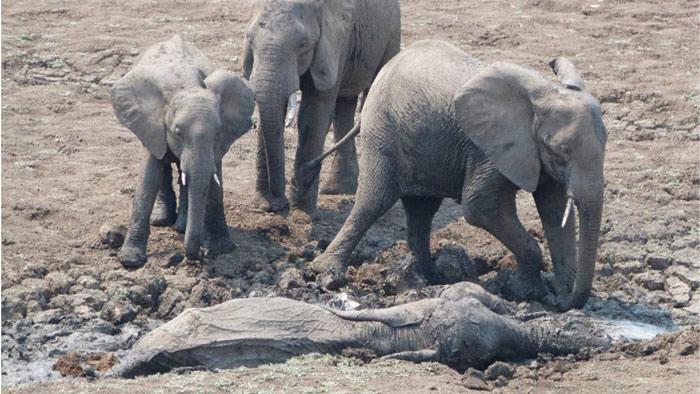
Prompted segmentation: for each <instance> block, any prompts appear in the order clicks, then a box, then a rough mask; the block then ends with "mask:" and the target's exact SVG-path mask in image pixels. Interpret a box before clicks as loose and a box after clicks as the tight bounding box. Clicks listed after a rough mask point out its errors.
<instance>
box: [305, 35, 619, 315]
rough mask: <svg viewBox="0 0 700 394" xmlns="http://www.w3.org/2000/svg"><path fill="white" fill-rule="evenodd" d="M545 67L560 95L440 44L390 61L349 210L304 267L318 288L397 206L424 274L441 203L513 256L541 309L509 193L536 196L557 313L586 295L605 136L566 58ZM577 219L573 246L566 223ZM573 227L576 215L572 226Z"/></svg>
mask: <svg viewBox="0 0 700 394" xmlns="http://www.w3.org/2000/svg"><path fill="white" fill-rule="evenodd" d="M551 66H552V67H553V68H554V71H555V73H557V75H558V77H559V79H560V81H561V82H562V85H563V86H560V85H557V84H555V83H552V82H550V81H548V80H546V79H545V78H543V77H541V76H540V75H538V74H536V73H534V72H532V71H529V70H526V69H523V68H521V67H518V66H515V65H512V64H508V63H494V64H491V65H488V64H485V63H482V62H480V61H479V60H477V59H474V58H473V57H471V56H469V55H467V54H466V53H464V52H462V51H461V50H459V49H457V48H455V47H453V46H452V45H449V44H447V43H444V42H440V41H434V40H428V41H421V42H418V43H416V44H414V45H412V46H411V47H409V48H407V49H406V50H404V51H403V52H401V53H400V54H399V55H397V56H396V57H394V58H393V59H392V60H391V61H390V62H389V63H387V65H386V66H385V67H384V68H383V69H382V71H381V72H380V73H379V75H378V77H377V79H376V81H375V82H374V85H372V87H371V89H370V92H369V95H368V97H367V100H366V102H365V107H364V110H363V112H362V118H361V129H362V131H361V132H360V138H362V147H363V153H362V157H361V160H360V181H359V188H358V191H357V197H356V202H355V206H354V207H353V209H352V212H351V213H350V216H349V217H348V218H347V220H346V221H345V224H344V225H343V227H342V229H341V230H340V232H339V233H338V235H337V236H336V237H335V239H334V240H333V242H332V243H331V244H330V245H329V246H328V248H327V250H326V251H325V252H324V253H323V254H322V255H321V256H319V257H318V258H317V259H316V260H315V261H314V263H313V269H314V270H315V271H316V272H318V273H321V274H323V276H324V284H325V285H326V287H328V286H330V287H331V288H334V287H337V286H339V285H340V284H341V283H342V277H341V275H342V272H343V270H344V268H345V264H346V262H347V261H348V257H349V256H350V253H351V252H352V250H353V249H354V248H355V246H356V245H357V243H358V242H359V240H360V238H361V237H362V235H363V234H364V233H365V232H366V231H367V229H368V228H369V226H371V225H372V223H374V221H376V220H377V219H378V218H379V217H380V216H381V215H383V214H384V213H385V212H386V211H387V210H388V209H389V208H391V206H392V205H394V203H395V202H396V201H397V200H398V199H401V202H402V203H403V206H404V208H405V210H406V216H407V227H408V245H409V247H410V249H411V252H412V257H413V259H414V262H415V265H414V266H415V267H416V269H417V270H418V272H420V273H423V274H424V275H429V274H430V272H431V269H432V267H431V266H430V264H429V263H430V250H429V240H430V227H431V221H432V219H433V216H434V215H435V212H436V211H437V210H438V208H439V207H440V203H441V201H442V199H443V198H453V199H455V200H457V201H459V202H461V204H462V205H463V213H464V218H465V219H466V220H467V222H468V223H470V224H472V225H475V226H478V227H481V228H483V229H485V230H486V231H488V232H490V233H491V234H493V235H494V236H495V237H496V238H498V239H499V240H500V241H501V242H503V243H504V244H505V246H507V247H508V248H509V249H510V250H511V251H512V252H513V254H514V255H515V258H516V260H517V262H518V265H519V269H518V272H517V275H515V279H514V280H513V283H512V289H511V291H512V293H513V295H514V296H515V297H516V298H541V297H543V296H544V295H545V294H546V292H545V290H544V287H543V285H542V283H541V280H540V275H539V273H540V269H542V266H543V263H542V252H541V251H540V248H539V245H538V243H537V241H535V240H534V239H533V238H532V236H530V235H529V234H528V232H527V231H526V230H525V228H524V227H523V225H522V224H521V222H520V220H519V219H518V216H517V212H516V204H515V194H516V192H517V191H518V190H519V189H524V190H526V191H528V192H530V193H532V194H533V196H534V199H535V203H536V205H537V210H538V212H539V214H540V218H541V220H542V225H543V227H544V234H545V237H546V239H547V242H548V244H549V250H550V252H551V256H552V262H553V266H554V273H555V278H556V281H555V287H556V291H557V293H558V296H559V306H560V307H561V308H562V309H569V308H571V307H575V308H579V307H582V306H583V305H584V304H585V303H586V300H587V299H588V295H589V292H590V289H591V283H592V281H593V272H594V265H595V261H596V253H597V247H598V236H599V231H600V223H601V212H602V208H603V156H604V150H605V142H606V136H607V131H606V129H605V126H604V125H603V121H602V117H601V110H600V105H599V104H598V102H597V101H596V100H595V99H594V98H593V97H592V96H591V95H589V94H588V93H586V92H585V91H584V87H583V82H582V81H581V79H580V78H579V76H578V73H577V72H576V69H575V68H574V67H573V65H572V64H571V63H570V62H568V61H567V60H566V59H561V58H559V59H555V60H554V61H553V62H552V63H551ZM574 205H575V206H576V207H577V208H578V212H579V239H578V247H577V243H576V239H575V238H576V237H575V235H576V229H575V220H573V219H572V218H570V217H569V216H570V215H569V214H570V213H571V211H572V207H573V206H574ZM572 216H574V215H572Z"/></svg>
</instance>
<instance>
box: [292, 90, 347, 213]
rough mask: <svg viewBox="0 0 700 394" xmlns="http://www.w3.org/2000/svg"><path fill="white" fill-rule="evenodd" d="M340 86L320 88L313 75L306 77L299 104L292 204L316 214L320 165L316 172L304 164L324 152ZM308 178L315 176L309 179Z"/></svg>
mask: <svg viewBox="0 0 700 394" xmlns="http://www.w3.org/2000/svg"><path fill="white" fill-rule="evenodd" d="M337 91H338V89H337V88H334V89H330V90H327V91H325V92H319V91H317V90H316V88H315V87H314V86H313V82H312V81H311V78H310V77H308V78H303V79H302V86H301V92H302V96H301V104H300V105H299V116H298V125H299V143H298V145H297V152H296V156H295V159H294V178H293V179H292V182H291V197H292V198H291V200H292V201H291V204H292V208H293V209H296V210H299V211H303V212H306V213H307V214H313V213H314V211H315V210H316V203H317V201H318V174H319V173H320V171H321V168H320V166H319V167H318V168H316V169H314V170H311V171H312V173H307V172H306V171H303V168H302V166H303V164H304V163H306V162H308V161H309V160H312V159H313V158H315V157H316V156H318V155H320V154H321V153H322V152H323V144H324V142H325V139H326V132H327V131H328V127H329V126H330V122H331V115H332V114H333V110H334V108H335V99H336V93H337ZM306 179H312V181H310V182H306V181H305V180H306Z"/></svg>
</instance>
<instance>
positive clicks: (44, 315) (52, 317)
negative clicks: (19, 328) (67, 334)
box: [32, 309, 63, 324]
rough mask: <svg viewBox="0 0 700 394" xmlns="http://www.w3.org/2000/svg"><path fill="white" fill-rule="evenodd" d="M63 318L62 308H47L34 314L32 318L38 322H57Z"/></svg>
mask: <svg viewBox="0 0 700 394" xmlns="http://www.w3.org/2000/svg"><path fill="white" fill-rule="evenodd" d="M61 318H63V311H62V310H60V309H47V310H45V311H41V312H39V313H37V314H35V315H34V316H32V320H33V321H34V323H37V324H56V323H58V322H59V321H60V320H61Z"/></svg>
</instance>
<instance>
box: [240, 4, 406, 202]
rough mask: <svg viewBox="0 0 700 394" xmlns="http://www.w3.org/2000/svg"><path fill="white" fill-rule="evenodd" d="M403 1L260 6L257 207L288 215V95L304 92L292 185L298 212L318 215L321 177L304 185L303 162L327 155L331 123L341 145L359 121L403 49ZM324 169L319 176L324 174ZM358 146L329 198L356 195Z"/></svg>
mask: <svg viewBox="0 0 700 394" xmlns="http://www.w3.org/2000/svg"><path fill="white" fill-rule="evenodd" d="M400 37H401V26H400V12H399V2H398V0H383V1H374V0H258V1H255V2H254V3H253V7H252V14H251V22H250V25H249V27H248V31H247V33H246V42H245V49H244V56H243V68H244V75H245V76H246V77H247V78H249V79H250V82H251V87H252V88H253V90H254V92H255V99H256V102H257V104H258V109H259V112H260V125H259V137H258V156H257V182H256V199H255V203H256V204H257V205H258V206H259V207H260V208H262V209H264V210H268V211H280V210H284V209H285V208H286V207H287V206H288V201H287V198H286V196H285V166H284V162H285V157H284V135H283V132H284V124H285V111H286V106H287V97H288V96H289V95H290V94H292V93H293V92H296V91H297V90H301V93H302V97H301V103H300V106H299V114H298V122H297V125H298V128H299V137H298V138H299V140H298V141H299V142H298V147H297V152H296V158H295V164H294V168H295V172H294V174H295V176H294V178H293V179H292V184H291V203H292V207H293V208H298V209H300V210H303V211H306V212H313V211H314V209H315V207H316V201H317V193H318V187H319V186H318V179H317V178H316V179H315V180H314V181H312V182H310V183H306V182H297V175H298V172H299V167H300V165H301V164H303V163H305V162H306V161H308V160H310V159H311V158H312V157H315V156H317V155H318V154H319V153H321V151H322V149H323V143H324V141H325V137H326V133H327V131H328V128H329V126H330V124H331V122H333V123H334V126H335V137H336V140H339V139H340V138H342V137H343V136H344V135H345V134H346V133H347V132H348V131H349V130H350V129H351V128H352V125H353V122H354V114H355V110H356V107H357V97H358V95H359V94H360V93H361V92H363V91H366V90H367V89H369V87H370V85H371V83H372V81H373V80H374V78H375V76H376V75H377V73H378V71H379V70H380V69H381V67H382V66H383V65H384V64H386V62H387V61H388V60H389V59H391V58H392V57H393V56H394V55H395V54H396V53H398V51H399V49H400ZM318 171H320V169H317V170H316V173H315V175H316V177H317V176H318ZM356 182H357V159H356V154H355V146H354V143H352V142H351V143H349V144H347V145H345V146H344V147H343V148H342V149H340V150H339V151H338V153H337V155H336V157H335V160H334V162H333V164H332V169H331V177H330V180H328V182H327V183H326V185H325V186H324V190H325V191H326V192H329V193H354V191H355V188H356Z"/></svg>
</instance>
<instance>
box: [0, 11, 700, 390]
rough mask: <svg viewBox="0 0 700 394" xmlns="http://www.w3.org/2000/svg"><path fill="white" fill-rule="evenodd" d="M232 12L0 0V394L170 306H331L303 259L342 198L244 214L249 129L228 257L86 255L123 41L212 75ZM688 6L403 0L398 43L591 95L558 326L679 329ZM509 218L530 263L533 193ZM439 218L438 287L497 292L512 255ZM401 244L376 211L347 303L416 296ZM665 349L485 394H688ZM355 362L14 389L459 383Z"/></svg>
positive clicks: (692, 51) (126, 142)
mask: <svg viewBox="0 0 700 394" xmlns="http://www.w3.org/2000/svg"><path fill="white" fill-rule="evenodd" d="M247 3H248V2H247V1H244V0H240V1H181V0H176V1H169V2H153V1H141V0H138V1H129V2H116V1H99V2H98V1H89V2H82V1H66V0H63V1H51V0H50V1H42V2H31V1H13V2H3V3H2V329H3V333H2V362H3V368H2V379H3V384H4V385H6V386H3V391H5V390H8V391H15V389H14V388H11V387H10V386H7V385H8V384H16V383H23V384H31V382H37V381H43V380H47V379H56V378H57V373H56V372H54V371H52V370H51V365H53V363H54V362H55V359H56V358H57V357H59V356H60V355H63V354H65V353H66V352H67V351H70V350H79V351H83V352H90V351H95V352H97V351H107V352H115V354H117V356H119V355H121V354H123V353H124V352H125V351H126V350H127V349H128V348H129V347H130V346H131V345H132V344H133V342H134V341H135V340H136V339H137V338H138V337H140V336H141V335H143V334H144V333H145V332H147V331H149V330H151V329H153V328H154V327H156V326H158V325H159V324H161V323H162V322H163V321H165V320H167V319H170V318H172V317H174V316H175V315H177V314H178V313H179V312H181V311H182V310H183V309H184V308H186V307H190V306H205V305H211V304H216V303H219V302H222V301H225V300H228V299H230V298H235V297H246V296H248V297H250V296H267V295H271V294H274V295H282V296H287V297H291V298H295V299H300V300H305V301H308V302H329V301H331V299H332V298H333V297H334V295H332V294H324V293H322V292H321V291H320V289H319V288H318V285H317V284H316V283H315V278H314V276H313V274H312V273H311V272H310V271H309V270H308V269H307V268H306V265H307V264H308V263H309V261H311V260H312V259H313V257H314V256H315V255H318V254H319V253H320V252H321V251H322V250H323V249H324V248H325V246H326V245H327V244H328V242H329V241H330V240H331V239H332V237H333V236H334V235H335V233H336V232H337V230H338V229H339V228H340V225H341V224H342V221H343V220H344V218H345V217H346V216H347V214H348V212H349V210H350V208H351V206H352V202H353V196H321V198H320V208H321V214H320V216H319V219H318V220H316V221H315V222H314V223H310V224H309V223H302V222H295V221H293V220H292V219H291V218H286V217H282V216H279V215H273V214H268V213H264V212H260V211H256V210H254V209H252V208H251V204H250V197H251V194H252V191H253V189H254V159H255V157H254V156H255V135H254V132H250V133H249V134H247V135H246V136H244V137H243V138H241V139H240V140H238V141H237V142H236V143H235V144H234V145H233V146H232V148H231V150H230V152H229V153H228V155H227V156H225V158H224V171H223V173H224V174H223V178H224V179H223V182H224V185H225V186H224V189H225V192H224V193H225V194H224V198H225V204H226V211H227V218H228V222H229V225H230V226H231V233H232V237H233V239H234V241H235V242H236V244H237V245H238V249H237V250H236V251H234V252H233V253H232V254H230V255H226V256H221V257H219V258H216V259H205V260H204V261H202V262H190V261H187V259H185V258H184V257H183V254H182V252H183V249H182V236H180V235H178V234H177V233H175V232H174V231H173V230H171V229H165V228H152V232H151V237H150V240H149V245H148V247H149V249H148V253H149V261H148V263H147V264H146V266H145V267H143V268H141V269H139V270H137V271H126V270H125V269H124V268H122V266H121V265H120V264H119V263H118V262H117V260H116V258H115V254H116V253H115V251H114V250H112V249H110V248H109V247H107V246H105V245H103V244H101V243H100V242H99V237H98V233H99V229H100V228H101V226H103V225H104V224H110V225H115V224H127V221H128V218H129V214H130V206H131V197H132V196H133V193H134V185H135V183H136V179H137V177H138V173H139V161H140V158H141V157H142V153H141V150H142V147H141V145H140V143H139V141H138V140H137V139H136V137H135V136H133V135H132V134H131V133H130V132H128V131H127V130H126V129H124V128H122V127H121V126H119V125H118V123H117V121H116V119H115V117H114V114H113V111H112V108H111V104H110V101H109V87H110V86H111V85H112V84H113V83H114V81H116V80H117V79H118V78H119V77H120V76H121V75H123V74H124V73H125V72H126V71H127V70H128V68H129V67H130V65H131V63H132V62H133V60H134V59H135V58H136V56H138V54H139V51H140V50H141V49H142V48H144V47H145V46H147V45H149V44H151V43H154V42H157V41H160V40H164V39H167V38H169V37H170V36H172V35H173V34H175V33H178V34H181V35H182V36H183V38H185V39H187V40H190V41H192V42H194V43H195V44H196V45H197V46H198V47H199V48H200V49H201V50H202V51H203V52H204V53H205V54H207V55H208V56H209V57H210V58H211V59H212V61H213V62H214V63H215V64H217V65H219V66H220V67H222V68H226V69H230V70H232V71H236V72H239V71H240V54H241V50H242V46H241V44H242V37H243V32H244V29H245V26H246V22H247V18H248V11H247V10H248V4H247ZM699 10H700V7H698V3H697V1H695V0H692V1H691V0H688V1H686V0H677V1H674V2H669V1H665V0H654V1H644V2H640V1H626V0H586V1H580V0H576V1H564V0H518V1H505V0H496V1H485V0H483V1H460V0H405V1H403V2H402V24H403V28H402V30H403V46H407V45H410V44H411V43H412V42H415V41H417V40H420V39H424V38H437V39H442V40H446V41H449V42H451V43H453V44H455V45H457V46H458V47H460V48H462V49H464V50H465V51H467V52H470V53H472V54H474V55H475V56H477V57H479V58H481V59H483V60H486V61H496V60H505V61H510V62H513V63H516V64H521V65H524V66H528V67H531V68H533V69H535V70H538V71H540V72H542V74H543V75H546V76H548V77H553V76H552V73H551V71H550V70H549V69H548V67H547V61H548V60H549V59H550V58H551V57H554V56H558V55H564V56H567V57H569V58H570V59H571V60H572V61H573V62H574V64H576V65H577V67H578V68H579V70H580V71H581V72H582V74H583V77H584V78H585V80H586V86H587V89H588V90H589V91H590V92H591V93H592V94H593V95H594V96H596V97H597V98H598V99H599V100H600V101H601V103H602V107H603V110H604V119H605V122H606V126H607V128H608V130H609V138H608V144H607V152H606V165H605V172H606V191H605V204H606V205H605V212H604V223H603V228H602V240H601V248H600V253H599V263H598V265H597V270H596V278H595V282H594V294H593V296H592V297H591V300H590V301H589V303H588V304H587V306H586V308H585V309H584V310H583V311H580V312H576V311H574V312H569V313H571V314H572V316H575V315H576V314H577V313H578V314H585V315H587V316H597V317H600V318H606V319H623V320H631V321H635V322H642V323H648V324H652V325H654V326H658V327H663V328H664V329H669V330H680V331H681V332H682V333H690V332H694V331H689V330H690V328H689V327H691V326H693V325H698V322H699V321H698V313H700V296H699V292H698V286H699V285H700V271H699V269H700V226H699V224H700V223H699V222H700V204H699V202H698V200H699V189H700V177H699V173H698V169H699V168H698V157H700V147H699V145H698V140H700V127H699V121H698V107H699V105H700V102H699V99H700V86H699V84H698V82H699V79H698V74H699V72H700V43H699V42H698V41H699V34H698V32H699V31H700V30H699V26H698V11H699ZM286 139H287V151H286V153H287V158H288V160H287V164H288V166H289V165H290V164H291V162H292V158H293V154H294V151H295V147H296V133H295V132H294V131H293V130H288V132H287V133H286ZM329 142H330V141H329ZM361 150H362V149H361V146H360V154H361ZM518 204H519V211H520V215H521V218H522V219H523V222H524V223H525V225H526V227H527V228H528V229H529V230H530V231H531V232H532V233H533V234H534V235H535V236H536V237H537V238H538V239H539V240H540V242H542V247H543V248H546V245H545V244H544V243H543V241H542V238H543V237H542V232H541V227H540V225H539V220H538V218H537V215H536V211H535V209H534V204H533V203H532V199H531V198H530V197H529V196H528V195H527V194H525V193H523V194H522V195H520V196H519V200H518ZM460 211H461V210H460V209H459V207H458V206H456V205H455V204H453V203H451V202H447V201H446V202H445V203H444V204H443V207H442V208H441V210H440V212H439V213H438V215H437V217H436V220H435V222H434V228H433V234H432V246H433V253H434V256H435V259H436V260H439V259H440V258H441V257H444V258H445V259H447V260H449V259H452V260H454V259H455V256H457V257H456V258H457V259H462V260H463V261H466V262H468V263H469V264H472V265H473V267H474V270H473V272H471V277H470V275H468V274H467V273H463V274H464V275H463V276H464V277H462V278H456V279H470V280H475V281H478V282H479V283H481V284H483V285H484V286H485V287H486V288H487V289H489V290H491V291H494V292H498V291H499V283H500V282H499V278H498V275H497V268H498V267H503V266H507V265H509V262H510V261H511V260H512V258H511V257H510V256H509V255H508V252H507V250H506V249H505V248H504V247H503V246H502V245H501V244H500V243H499V242H497V241H496V240H495V239H494V238H492V237H491V236H489V235H488V234H487V233H485V232H483V231H481V230H479V229H476V228H474V227H471V226H469V225H467V224H466V223H465V222H464V220H463V219H461V216H460ZM404 231H405V224H404V216H403V212H402V209H401V207H400V205H397V206H396V207H394V208H393V209H392V210H391V211H390V212H389V213H387V214H386V215H385V216H384V217H383V218H382V219H381V220H380V221H379V222H378V223H377V224H376V225H375V226H374V227H373V228H372V229H371V230H370V232H369V234H368V235H367V236H366V237H365V239H364V240H363V241H362V243H361V244H360V246H359V248H358V252H357V253H356V256H355V258H354V260H355V263H356V264H358V265H359V267H357V268H351V269H350V272H349V273H348V276H349V279H350V283H349V285H348V287H347V288H345V289H343V291H344V292H346V293H347V294H348V295H349V296H350V297H351V298H352V299H354V300H356V301H357V302H359V303H360V304H361V305H362V306H363V307H376V306H386V305H393V304H396V303H400V302H405V301H406V300H410V299H413V298H415V297H417V296H418V295H417V293H416V292H415V291H414V292H411V291H408V289H406V286H405V281H404V279H405V278H402V277H401V274H400V272H398V271H397V267H396V261H397V260H400V257H401V256H405V253H406V247H405V243H404V242H403V238H404ZM462 252H466V253H467V254H468V256H469V257H468V258H467V257H466V256H464V254H463V253H462ZM460 253H461V254H460ZM466 262H465V264H466ZM360 264H361V265H360ZM519 307H520V308H521V309H523V310H528V311H531V310H537V308H538V307H540V306H538V305H537V304H536V303H523V304H521V305H520V306H519ZM695 337H696V338H697V335H696V336H695ZM695 343H697V340H696V341H695ZM642 353H643V352H642ZM681 353H683V352H673V351H669V352H667V354H666V353H664V352H661V354H660V353H659V352H658V351H656V350H654V351H651V352H650V353H649V354H640V353H632V354H627V353H625V352H624V351H618V352H612V353H606V354H610V356H604V355H599V356H596V357H593V358H590V359H588V360H583V361H575V362H571V364H572V365H573V366H572V367H571V368H569V369H566V368H565V369H564V370H561V371H558V372H556V373H553V374H550V375H547V376H545V375H542V376H540V374H538V373H535V374H534V376H533V375H532V374H530V375H528V373H526V372H522V374H517V373H516V375H515V377H514V378H513V379H512V380H510V381H508V382H506V383H507V385H506V386H505V387H501V388H496V389H497V390H505V391H513V392H523V391H528V390H531V391H533V392H541V391H567V392H568V391H574V392H613V391H621V390H623V391H648V392H692V391H695V390H697V387H699V385H700V370H699V365H700V363H699V362H698V354H697V352H695V353H694V354H693V352H690V353H687V352H686V353H687V354H686V355H682V354H681ZM552 362H553V361H550V362H549V363H552ZM355 363H356V361H353V359H347V358H332V357H330V358H329V357H321V358H309V357H305V358H301V359H295V360H293V361H290V362H289V363H287V364H283V365H278V366H269V367H264V368H260V369H255V370H253V369H249V370H236V371H226V372H219V373H216V374H213V373H211V372H194V373H192V374H185V375H163V376H156V377H150V378H146V379H139V380H135V381H129V382H123V381H109V380H107V381H98V382H97V383H92V382H89V381H87V380H85V379H79V380H62V381H59V382H57V383H51V384H45V383H42V384H40V385H30V386H23V387H24V388H23V389H20V391H21V390H25V391H26V392H49V391H51V392H57V391H86V392H88V391H90V392H91V391H94V390H97V389H98V388H99V389H101V390H103V391H119V390H125V389H126V388H128V389H129V390H130V391H133V392H140V391H139V390H142V391H143V392H146V391H148V392H150V391H152V389H154V388H160V389H161V390H162V391H164V392H172V391H174V390H180V391H190V392H194V391H216V390H221V391H235V390H238V391H240V392H262V391H270V392H272V391H295V392H297V391H298V392H340V391H343V390H345V391H347V392H356V391H357V392H360V391H366V392H373V391H377V392H392V391H394V392H396V391H405V388H406V387H415V388H416V389H417V390H418V391H438V392H455V391H463V390H467V388H466V386H465V385H464V384H463V381H462V376H461V375H460V374H458V373H457V372H455V371H452V370H450V369H448V368H446V367H443V366H440V365H435V364H425V365H414V364H409V363H403V362H399V363H387V362H373V363H370V364H364V365H356V364H355ZM547 365H548V364H547ZM346 366H348V367H347V368H348V369H347V370H344V369H343V368H346ZM520 367H522V368H524V366H520ZM515 368H516V370H517V366H516V367H515ZM538 370H539V369H538ZM331 378H332V379H331ZM253 384H254V385H253ZM251 385H253V386H251ZM291 385H295V386H291ZM40 387H41V389H40ZM495 387H496V386H495V383H494V382H491V383H489V386H488V388H490V389H491V388H495ZM40 390H43V391H40Z"/></svg>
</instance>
